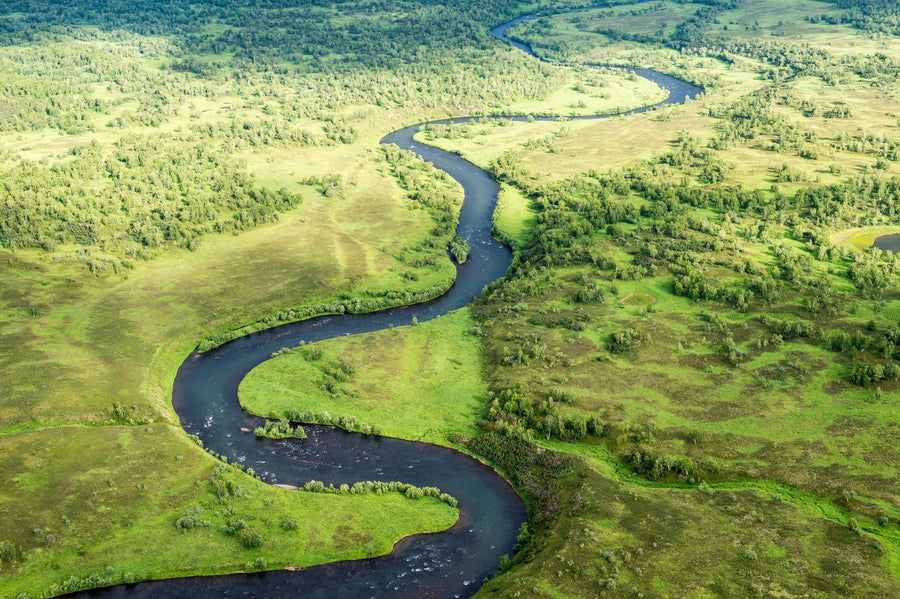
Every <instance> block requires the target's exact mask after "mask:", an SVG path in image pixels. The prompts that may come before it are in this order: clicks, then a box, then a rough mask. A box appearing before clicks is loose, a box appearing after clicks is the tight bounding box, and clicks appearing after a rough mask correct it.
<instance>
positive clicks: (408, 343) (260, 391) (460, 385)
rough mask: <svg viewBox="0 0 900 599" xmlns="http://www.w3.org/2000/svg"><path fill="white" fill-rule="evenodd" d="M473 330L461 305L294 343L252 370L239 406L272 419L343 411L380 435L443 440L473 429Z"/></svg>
mask: <svg viewBox="0 0 900 599" xmlns="http://www.w3.org/2000/svg"><path fill="white" fill-rule="evenodd" d="M475 328H476V323H475V321H474V320H473V319H472V316H471V313H470V310H469V309H463V310H459V311H457V312H454V313H451V314H448V315H446V316H442V317H440V318H438V319H435V320H430V321H428V322H423V323H420V324H417V325H415V326H408V327H397V328H393V329H389V330H385V331H379V332H376V333H366V334H362V335H354V336H352V337H340V338H337V339H330V340H327V341H321V342H318V343H316V344H315V345H314V346H309V347H300V348H297V349H295V350H292V351H290V352H288V353H285V354H281V355H279V356H278V357H276V358H273V359H272V360H269V361H268V362H265V363H263V364H260V365H259V366H257V367H256V368H255V369H254V370H253V371H251V373H250V374H249V375H247V378H245V379H244V381H243V382H242V383H241V388H240V393H239V399H240V401H241V406H242V407H243V408H244V409H245V410H247V411H248V412H250V413H251V414H257V415H260V416H268V417H274V418H284V417H285V414H286V413H289V412H291V411H292V410H296V411H298V412H306V411H309V412H314V413H316V414H322V413H327V414H329V415H331V416H350V417H352V418H354V419H355V420H357V421H358V422H360V423H363V424H366V425H368V426H375V427H377V428H378V430H380V431H381V434H384V435H388V436H391V437H400V438H403V439H411V440H416V441H426V442H429V443H437V444H439V445H448V444H449V442H450V441H449V440H450V437H451V436H452V435H454V434H466V433H472V432H475V431H476V430H477V429H476V428H475V424H476V423H477V421H478V419H479V417H480V413H481V410H482V406H483V405H484V403H485V401H486V399H487V389H486V387H485V386H484V384H483V383H482V382H481V351H480V344H479V342H478V337H477V335H472V334H470V333H469V332H470V331H471V330H473V329H475ZM313 420H320V419H319V418H313Z"/></svg>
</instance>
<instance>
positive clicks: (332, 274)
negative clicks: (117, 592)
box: [0, 0, 900, 597]
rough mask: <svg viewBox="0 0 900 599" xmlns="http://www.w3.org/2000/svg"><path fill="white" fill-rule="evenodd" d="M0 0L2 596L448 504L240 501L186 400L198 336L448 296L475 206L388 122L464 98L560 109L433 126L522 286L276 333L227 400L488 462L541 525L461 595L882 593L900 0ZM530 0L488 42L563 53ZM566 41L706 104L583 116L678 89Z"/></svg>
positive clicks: (345, 542) (890, 533)
mask: <svg viewBox="0 0 900 599" xmlns="http://www.w3.org/2000/svg"><path fill="white" fill-rule="evenodd" d="M6 4H7V5H8V6H4V9H3V10H2V11H0V14H2V15H3V16H2V17H0V40H2V45H0V81H2V84H0V114H2V118H0V140H2V144H0V148H2V150H0V172H2V175H0V303H2V306H3V310H2V312H0V340H2V341H0V347H2V352H0V382H2V384H3V389H4V392H3V394H2V396H0V445H2V447H3V450H2V452H0V471H2V473H3V477H2V478H3V480H4V481H8V484H7V485H5V487H4V490H3V492H2V494H0V514H2V515H3V517H2V518H0V572H2V576H0V594H2V595H3V596H17V595H21V596H23V597H24V596H31V597H39V596H48V595H53V594H59V593H63V592H67V591H71V590H75V589H78V588H84V587H89V586H101V585H106V584H111V583H117V582H122V581H125V582H130V581H134V580H143V579H146V578H154V577H162V576H172V575H185V574H197V573H223V572H233V571H237V570H245V571H249V570H259V569H268V568H278V567H284V566H287V565H308V564H314V563H322V562H324V561H330V560H335V559H347V558H352V557H363V556H366V555H371V554H374V553H383V552H386V551H388V550H389V548H390V546H391V544H392V542H393V541H394V540H396V539H397V538H399V537H400V536H402V535H404V534H407V533H409V532H414V531H419V530H437V529H441V528H446V527H447V526H449V525H450V524H451V523H452V522H453V521H454V519H455V517H456V513H455V510H454V508H453V506H452V498H443V497H442V496H441V494H440V493H439V492H437V491H436V490H434V491H432V490H427V491H426V490H410V488H406V487H404V488H403V489H400V487H399V486H398V487H397V489H396V490H397V491H400V493H387V494H367V493H353V492H349V491H348V492H347V493H342V492H341V490H335V492H328V493H315V492H313V493H289V492H286V491H283V490H280V489H274V488H271V487H268V486H266V485H263V484H262V483H260V482H259V481H257V480H256V479H254V478H253V477H252V476H250V475H248V473H245V472H242V471H241V470H240V469H239V468H237V467H235V466H232V465H229V464H226V463H224V462H222V461H221V460H217V459H215V457H214V456H209V455H208V454H207V453H206V452H204V451H203V450H202V449H201V448H200V447H198V446H197V445H196V444H195V443H193V442H191V441H190V439H188V438H187V437H186V436H185V435H184V433H183V432H182V431H181V429H180V428H179V427H178V426H177V418H176V416H175V414H174V412H173V410H172V407H171V402H170V391H171V385H172V380H173V377H174V373H175V370H176V368H177V367H178V365H179V364H180V362H181V361H182V360H183V358H184V357H185V356H186V355H187V354H188V352H189V351H190V350H191V349H192V348H193V347H195V346H196V345H197V344H198V343H199V344H201V347H212V346H214V345H216V344H218V343H221V342H223V341H226V340H227V339H229V338H233V336H234V335H236V334H241V333H243V332H249V331H252V330H258V329H259V328H261V327H265V326H271V325H273V324H275V323H277V322H282V321H288V320H296V319H301V318H305V317H308V316H310V315H314V314H319V313H325V312H344V311H365V310H371V309H377V308H379V307H384V306H388V305H397V304H403V303H408V302H411V301H420V300H422V299H427V298H428V297H433V296H434V295H436V294H438V293H440V292H441V291H442V290H443V289H446V288H447V286H449V284H450V283H451V281H452V277H453V266H452V262H451V260H450V258H449V255H450V252H449V251H448V250H451V249H452V248H454V238H453V232H454V220H455V215H456V211H457V210H458V207H459V203H460V201H461V192H460V190H459V189H458V187H457V186H456V185H455V184H454V183H453V182H452V181H451V180H449V179H448V178H447V177H446V176H444V175H443V174H441V173H439V172H437V171H435V170H434V169H433V168H431V167H430V166H429V165H426V164H422V163H421V162H420V161H418V160H417V159H416V158H415V157H413V156H411V155H408V154H406V153H404V152H401V151H398V150H397V149H396V148H378V147H377V142H378V140H379V139H380V138H381V137H382V136H383V135H384V134H386V133H388V132H389V131H391V130H393V129H396V128H398V127H400V126H404V125H407V124H411V123H414V122H418V121H422V120H427V119H430V118H437V117H443V116H447V114H448V113H449V114H452V115H474V116H478V115H484V114H495V113H507V114H512V113H519V114H527V113H534V114H538V113H540V114H554V115H558V116H559V117H560V119H559V120H556V121H552V122H541V121H535V122H521V123H519V122H512V121H508V120H506V121H490V120H487V119H473V120H472V121H471V122H467V123H464V124H460V125H453V126H442V127H431V128H429V129H428V130H427V131H424V132H423V133H421V134H420V135H421V136H422V138H423V139H424V140H426V141H428V143H433V144H436V145H440V146H442V147H445V148H448V149H451V150H454V151H457V152H460V153H462V154H463V155H464V156H466V157H467V158H469V159H471V160H473V161H474V162H475V163H477V164H479V165H481V166H482V167H483V168H486V169H488V170H489V171H490V172H491V173H492V174H493V175H494V176H495V177H496V178H497V179H498V180H500V181H501V182H502V184H503V190H502V193H501V202H500V208H499V210H498V213H497V215H495V222H494V225H495V229H496V231H497V233H498V236H499V237H501V238H503V239H504V240H508V241H509V242H510V245H511V246H512V247H513V248H514V249H515V252H516V255H515V259H514V264H513V267H512V269H511V271H510V273H509V275H508V276H507V277H506V278H505V279H503V280H501V281H500V282H498V283H496V284H494V285H492V286H491V287H490V288H489V289H488V290H486V292H485V294H484V295H483V296H482V297H481V299H479V300H478V301H477V302H476V303H475V304H474V306H473V307H472V308H471V309H467V310H465V311H462V312H460V313H457V314H454V315H451V316H448V317H445V318H442V319H438V320H436V321H433V322H428V323H422V324H420V325H419V326H417V327H408V328H406V327H405V328H402V329H400V328H398V329H395V330H391V331H383V332H380V333H375V334H370V335H364V336H361V337H360V338H359V339H338V340H332V341H328V342H323V343H321V344H315V345H312V346H308V347H305V348H299V349H296V350H292V351H289V352H286V355H284V356H278V357H277V358H276V359H274V360H272V361H271V363H269V364H266V365H264V366H263V367H261V368H260V369H258V370H257V371H255V372H254V373H253V374H252V375H251V378H250V379H248V381H247V382H246V383H245V384H244V388H242V400H244V401H245V403H246V405H248V406H249V407H250V409H252V410H253V411H255V412H257V413H259V414H261V415H264V416H274V417H275V418H276V419H286V420H295V421H325V422H327V423H329V424H334V425H337V426H344V427H345V428H349V429H354V430H361V431H363V432H365V433H373V432H383V433H385V434H394V435H397V436H403V437H406V438H413V439H418V438H422V439H425V440H430V441H433V442H439V443H443V444H451V445H455V446H457V447H459V448H462V449H464V450H466V451H469V452H471V453H473V454H475V455H478V456H480V457H482V458H483V459H485V460H487V461H489V462H490V463H492V464H494V465H495V466H496V467H497V468H498V469H500V470H501V472H503V473H504V474H506V475H507V476H508V477H509V479H510V480H511V482H512V483H513V484H514V485H515V486H516V488H517V489H518V490H519V492H520V493H521V494H522V496H523V497H524V498H525V500H526V503H527V506H528V510H529V522H528V524H527V526H526V527H525V528H523V530H522V534H521V536H520V544H519V550H518V552H517V553H516V555H515V556H510V559H508V560H503V561H502V563H501V564H500V567H501V570H502V572H503V573H502V574H501V575H500V576H498V577H497V578H495V579H493V580H491V581H489V582H488V583H487V585H486V586H485V588H484V589H483V590H482V591H481V593H483V594H487V593H488V592H492V591H497V592H500V593H501V594H502V595H504V596H520V597H524V596H558V595H560V594H563V595H566V596H574V595H577V596H598V595H600V596H609V597H618V596H621V597H640V596H643V597H674V596H687V595H696V596H700V595H713V594H715V595H723V596H767V595H776V594H782V595H785V596H833V597H843V596H848V595H852V596H855V597H867V596H871V597H882V596H896V595H898V594H900V566H898V564H900V525H898V521H900V504H898V503H897V498H898V497H900V488H898V482H897V481H898V480H900V477H898V464H900V454H898V450H897V447H898V446H900V443H898V441H900V422H898V418H897V414H898V413H900V406H898V401H900V383H898V374H900V360H898V358H900V354H898V350H897V345H898V344H900V328H898V327H900V324H898V323H900V293H898V269H900V262H898V260H900V259H898V258H897V257H896V256H894V255H891V254H889V253H886V252H881V251H877V250H873V249H871V248H869V247H868V246H869V245H870V244H871V241H872V240H873V239H874V238H875V237H877V236H878V235H883V234H889V233H895V232H900V219H898V216H897V203H898V199H900V198H898V194H900V178H898V177H900V166H898V162H897V161H898V159H900V151H898V149H900V136H898V134H897V132H896V130H897V127H898V123H900V99H898V97H897V95H896V80H897V77H898V75H900V37H898V33H900V12H898V9H897V7H896V6H895V3H894V2H891V1H889V0H833V1H831V2H815V1H812V0H798V1H796V2H791V3H789V4H787V5H786V3H784V2H779V1H776V0H704V1H702V2H700V1H698V2H694V3H691V2H674V1H669V0H654V1H651V2H644V3H639V4H622V5H620V6H611V7H609V8H602V9H591V10H584V11H575V12H569V13H565V12H559V11H560V9H561V8H564V7H578V3H563V4H560V3H553V6H552V9H551V7H550V5H549V3H542V2H535V3H531V4H519V3H517V2H513V1H512V0H489V1H487V2H479V3H469V2H462V1H461V0H451V1H448V2H445V3H435V2H430V1H425V2H399V3H398V2H394V3H390V4H384V3H378V2H362V3H360V2H352V3H351V2H343V3H341V2H338V3H333V2H328V3H318V2H311V3H306V4H304V5H302V6H296V3H294V2H288V1H280V0H275V1H272V2H267V3H264V6H262V7H259V6H254V7H252V8H250V7H247V6H244V3H240V2H236V1H235V2H232V1H226V2H216V3H203V2H200V3H193V4H189V5H182V6H173V5H172V4H170V3H165V4H163V3H155V2H146V3H141V4H140V5H139V6H137V7H133V10H129V11H128V12H122V13H120V14H113V13H111V12H110V11H108V10H105V8H104V7H105V4H104V3H100V2H93V1H91V0H78V1H76V2H69V3H64V4H61V5H53V6H50V7H48V6H47V5H46V3H37V2H31V1H28V0H25V1H22V2H15V3H6ZM585 4H589V3H585ZM0 5H2V3H0ZM260 11H263V12H264V13H265V14H264V15H263V16H261V15H260ZM529 11H531V12H538V14H542V15H543V16H542V17H541V18H539V19H537V20H534V21H531V22H527V23H523V24H520V25H518V26H516V27H515V28H513V29H511V30H510V32H509V35H510V36H512V37H515V38H517V39H520V40H523V41H525V42H527V43H529V44H530V45H531V46H532V47H533V49H534V50H535V52H536V53H537V54H538V55H539V56H542V57H544V58H547V59H550V60H552V61H556V62H557V63H564V64H548V63H541V62H538V61H535V60H534V59H531V58H529V57H527V56H525V55H524V54H522V53H521V52H518V51H516V50H513V49H511V48H509V47H507V46H506V45H504V44H502V43H500V42H497V41H496V40H494V39H493V38H491V37H490V36H489V35H488V33H487V29H488V28H489V27H490V26H492V25H495V24H497V23H500V22H502V21H504V20H506V19H508V18H511V17H513V16H516V15H518V14H523V13H525V12H529ZM260 23H265V24H266V26H265V27H262V26H261V25H260ZM297 23H302V26H297ZM584 63H604V64H618V65H635V66H646V67H652V68H656V69H658V70H661V71H664V72H667V73H671V74H674V75H677V76H680V77H683V78H685V79H688V80H690V81H693V82H695V83H697V84H699V85H702V86H704V87H705V88H706V90H707V92H706V94H705V95H704V96H703V97H702V98H699V99H698V100H695V101H692V102H689V103H687V104H685V105H681V106H670V107H666V108H663V109H660V110H656V111H651V112H648V113H645V114H642V115H635V116H631V117H628V118H623V119H618V118H613V119H607V120H603V121H566V120H565V119H566V117H567V116H571V115H575V114H587V113H601V112H615V111H617V110H620V109H623V108H633V107H636V106H640V105H647V104H651V103H653V102H655V101H657V100H658V99H659V98H660V97H661V93H660V92H659V90H658V89H655V88H654V86H652V85H649V84H648V83H647V82H646V81H644V80H641V79H639V78H636V77H632V76H629V75H628V74H627V73H624V72H622V71H616V70H597V69H593V68H590V67H587V66H584ZM456 246H457V248H456V249H457V250H459V251H462V250H464V249H465V248H462V247H459V244H458V243H456ZM453 253H454V255H456V252H455V251H454V252H453ZM456 259H457V260H459V259H460V257H459V256H458V255H457V256H456ZM316 356H318V357H316ZM379 358H381V359H379ZM279 369H281V370H279ZM298 376H299V377H300V378H302V379H303V381H304V382H303V385H305V386H302V387H297V388H296V389H297V390H294V391H291V390H290V389H291V387H292V386H293V385H294V383H293V382H291V381H293V380H297V379H296V377H298ZM291 377H295V378H294V379H291ZM398 378H399V381H398ZM451 383H452V386H451ZM267 385H268V387H266V386H267ZM279 386H280V387H281V389H280V390H279V389H278V387H279ZM253 388H256V389H265V392H264V393H262V394H257V396H256V397H253V394H252V393H250V394H247V395H246V397H247V399H244V395H245V393H244V391H250V390H252V389H253ZM257 402H267V403H260V404H259V407H256V406H257ZM409 406H414V407H409ZM332 414H333V415H334V416H332ZM398 414H402V416H403V418H402V419H401V418H399V417H398ZM287 426H289V425H287V424H284V425H282V424H279V423H273V424H272V425H271V426H270V429H271V430H269V431H268V433H271V434H267V431H266V430H265V429H263V430H262V431H261V433H262V434H264V436H278V435H280V434H284V432H285V429H286V428H287ZM290 426H291V428H292V429H293V428H294V426H295V425H290ZM296 432H299V433H300V434H301V435H302V429H300V431H295V434H296ZM361 484H364V483H361ZM320 490H324V488H323V489H319V488H318V487H317V486H315V485H313V486H311V487H310V488H309V489H308V491H320ZM401 493H402V495H401ZM419 495H422V497H421V499H418V500H417V501H410V499H411V498H414V497H419ZM110 513H111V514H115V515H116V516H115V518H109V517H106V516H105V515H106V514H110ZM321 513H332V514H335V517H334V518H330V519H328V521H330V522H341V524H342V527H340V529H339V530H338V528H335V529H334V530H332V529H329V528H327V526H328V524H327V522H325V521H323V520H322V519H321V518H320V517H319V515H320V514H321ZM313 523H314V524H313ZM148 540H152V542H148ZM150 547H153V548H154V549H155V551H154V552H153V553H152V554H151V553H150V552H149V551H148V548H150ZM160 548H161V549H160Z"/></svg>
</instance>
